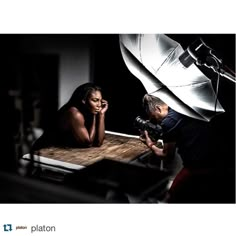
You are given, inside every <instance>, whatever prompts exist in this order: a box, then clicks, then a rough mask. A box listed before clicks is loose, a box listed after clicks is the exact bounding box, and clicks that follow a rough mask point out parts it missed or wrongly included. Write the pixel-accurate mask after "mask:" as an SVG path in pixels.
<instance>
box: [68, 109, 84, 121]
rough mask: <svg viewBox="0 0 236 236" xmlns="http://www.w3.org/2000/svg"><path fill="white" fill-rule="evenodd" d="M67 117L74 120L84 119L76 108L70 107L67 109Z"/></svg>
mask: <svg viewBox="0 0 236 236" xmlns="http://www.w3.org/2000/svg"><path fill="white" fill-rule="evenodd" d="M68 115H69V116H70V117H71V118H74V119H84V115H83V114H82V113H81V112H80V111H79V110H78V108H76V107H70V108H69V109H68Z"/></svg>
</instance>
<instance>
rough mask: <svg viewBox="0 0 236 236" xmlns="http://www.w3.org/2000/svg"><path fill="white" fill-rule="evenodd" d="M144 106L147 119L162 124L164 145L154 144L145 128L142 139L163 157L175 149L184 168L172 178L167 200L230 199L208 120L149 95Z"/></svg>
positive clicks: (184, 201) (205, 201) (211, 200)
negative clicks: (182, 112)
mask: <svg viewBox="0 0 236 236" xmlns="http://www.w3.org/2000/svg"><path fill="white" fill-rule="evenodd" d="M143 106H144V109H145V111H146V113H147V115H148V117H149V119H150V121H151V122H152V123H158V124H160V125H161V126H162V129H163V136H162V139H163V143H164V145H163V148H159V147H157V146H156V145H155V144H156V143H155V142H153V141H152V140H151V139H150V137H149V135H148V132H147V131H144V136H142V137H141V140H142V141H143V142H144V143H145V144H146V145H147V146H148V147H149V148H150V149H151V150H152V151H153V153H154V154H155V155H156V156H158V157H160V158H162V159H165V158H166V159H167V158H172V157H173V156H174V153H175V148H177V150H178V153H179V155H180V156H181V159H182V162H183V169H182V170H181V171H180V172H179V173H178V174H177V176H176V177H175V179H174V182H173V184H172V186H171V188H170V190H169V192H168V194H167V202H172V203H211V202H215V203H216V202H228V201H231V198H230V197H229V196H228V197H227V196H226V197H225V195H227V194H228V188H227V187H226V185H224V184H221V181H223V182H224V181H226V180H227V179H228V178H227V177H228V176H226V175H225V173H224V170H222V169H220V168H219V159H218V157H217V148H216V147H215V138H216V137H215V136H214V135H213V132H212V128H213V126H212V124H211V122H205V121H200V120H197V119H193V118H190V117H187V116H185V115H182V114H180V113H178V112H176V111H174V110H173V109H171V108H170V107H169V106H168V105H167V104H165V103H164V102H163V101H162V100H160V99H159V98H157V97H154V96H152V95H148V94H146V95H145V96H144V98H143ZM222 185H223V186H224V187H223V188H222ZM229 198H230V200H229ZM232 198H233V197H232Z"/></svg>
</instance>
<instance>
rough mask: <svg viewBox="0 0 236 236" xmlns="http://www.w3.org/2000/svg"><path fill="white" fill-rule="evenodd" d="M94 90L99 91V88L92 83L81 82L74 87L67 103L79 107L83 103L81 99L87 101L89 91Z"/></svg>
mask: <svg viewBox="0 0 236 236" xmlns="http://www.w3.org/2000/svg"><path fill="white" fill-rule="evenodd" d="M95 91H100V92H101V88H100V87H99V86H97V85H95V84H93V83H85V84H82V85H80V86H79V87H78V88H76V89H75V91H74V92H73V94H72V96H71V98H70V100H69V101H68V103H69V104H70V105H73V106H76V107H80V106H81V105H82V104H83V103H82V101H83V100H84V101H87V99H88V97H89V96H90V95H91V93H92V92H95Z"/></svg>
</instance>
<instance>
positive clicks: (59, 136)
mask: <svg viewBox="0 0 236 236" xmlns="http://www.w3.org/2000/svg"><path fill="white" fill-rule="evenodd" d="M107 109H108V102H107V101H106V100H104V99H103V98H102V92H101V88H100V87H98V86H96V85H94V84H92V83H86V84H83V85H81V86H79V87H78V88H77V89H76V90H75V91H74V93H73V94H72V96H71V98H70V100H69V101H68V102H67V103H66V104H65V105H64V106H63V107H61V108H60V109H59V110H58V112H57V117H56V121H55V124H52V126H51V127H50V129H48V130H46V131H45V132H44V133H43V135H42V136H41V137H40V138H39V139H38V140H36V142H35V144H34V145H33V149H34V150H38V149H40V148H43V147H49V146H69V147H91V146H101V145H102V143H103V140H104V137H105V113H106V111H107Z"/></svg>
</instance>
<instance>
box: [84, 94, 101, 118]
mask: <svg viewBox="0 0 236 236" xmlns="http://www.w3.org/2000/svg"><path fill="white" fill-rule="evenodd" d="M86 106H87V107H88V109H89V111H90V112H91V113H92V114H95V115H96V114H97V113H98V112H100V111H101V109H102V94H101V92H100V91H93V92H92V93H91V94H90V95H89V96H88V99H87V101H86Z"/></svg>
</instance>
